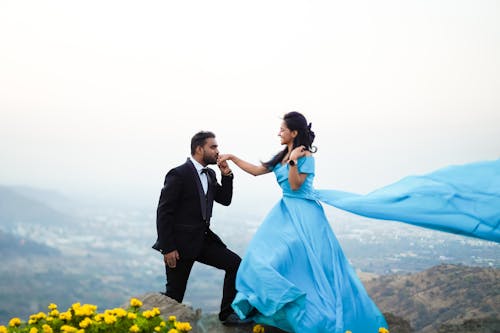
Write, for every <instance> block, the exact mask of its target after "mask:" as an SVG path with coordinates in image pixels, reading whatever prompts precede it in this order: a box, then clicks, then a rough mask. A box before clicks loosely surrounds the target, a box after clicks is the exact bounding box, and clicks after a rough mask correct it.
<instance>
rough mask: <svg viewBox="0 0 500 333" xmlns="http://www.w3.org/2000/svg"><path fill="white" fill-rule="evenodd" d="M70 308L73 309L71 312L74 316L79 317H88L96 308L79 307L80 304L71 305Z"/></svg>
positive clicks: (90, 305)
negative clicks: (73, 312)
mask: <svg viewBox="0 0 500 333" xmlns="http://www.w3.org/2000/svg"><path fill="white" fill-rule="evenodd" d="M71 308H72V309H73V311H75V316H80V317H90V316H92V315H93V314H94V313H95V311H96V310H97V306H95V305H92V304H84V305H81V304H80V303H75V304H73V306H72V307H71Z"/></svg>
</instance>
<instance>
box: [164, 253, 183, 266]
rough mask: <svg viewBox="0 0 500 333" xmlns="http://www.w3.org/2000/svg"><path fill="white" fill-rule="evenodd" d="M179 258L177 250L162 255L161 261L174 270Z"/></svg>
mask: <svg viewBox="0 0 500 333" xmlns="http://www.w3.org/2000/svg"><path fill="white" fill-rule="evenodd" d="M180 258H181V257H180V256H179V252H177V250H173V251H172V252H169V253H167V254H164V255H163V261H165V264H166V265H167V266H168V267H170V268H175V266H177V260H179V259H180Z"/></svg>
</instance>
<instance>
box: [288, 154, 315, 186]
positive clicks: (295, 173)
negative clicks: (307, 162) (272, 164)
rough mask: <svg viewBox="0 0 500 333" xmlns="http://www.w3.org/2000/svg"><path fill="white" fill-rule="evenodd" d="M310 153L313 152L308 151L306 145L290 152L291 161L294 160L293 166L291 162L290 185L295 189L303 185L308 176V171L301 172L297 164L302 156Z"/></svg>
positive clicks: (289, 171)
mask: <svg viewBox="0 0 500 333" xmlns="http://www.w3.org/2000/svg"><path fill="white" fill-rule="evenodd" d="M310 155H311V153H310V152H308V151H307V150H306V149H305V147H304V146H300V147H297V148H295V149H294V150H292V153H291V154H290V159H289V161H293V166H292V165H291V164H289V170H288V182H289V183H290V187H291V188H292V190H294V191H296V190H298V189H299V188H300V187H301V186H302V184H303V183H304V181H305V180H306V177H307V173H299V166H298V165H297V163H298V162H297V161H298V159H299V158H300V157H302V156H310Z"/></svg>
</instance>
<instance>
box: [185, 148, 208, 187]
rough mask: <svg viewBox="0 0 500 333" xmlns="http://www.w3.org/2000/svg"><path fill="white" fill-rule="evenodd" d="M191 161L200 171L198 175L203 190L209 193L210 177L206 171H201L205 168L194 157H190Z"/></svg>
mask: <svg viewBox="0 0 500 333" xmlns="http://www.w3.org/2000/svg"><path fill="white" fill-rule="evenodd" d="M189 159H190V160H191V162H193V164H194V167H195V168H196V171H197V172H198V176H199V177H200V181H201V186H203V191H204V192H205V194H207V191H208V178H207V174H206V173H201V171H202V170H203V169H204V168H205V167H204V166H203V165H201V164H200V163H198V161H197V160H195V159H194V158H193V157H190V158H189Z"/></svg>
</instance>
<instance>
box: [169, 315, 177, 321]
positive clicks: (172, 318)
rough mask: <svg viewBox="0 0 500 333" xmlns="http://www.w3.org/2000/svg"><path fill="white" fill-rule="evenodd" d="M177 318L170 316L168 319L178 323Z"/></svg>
mask: <svg viewBox="0 0 500 333" xmlns="http://www.w3.org/2000/svg"><path fill="white" fill-rule="evenodd" d="M176 320H177V317H176V316H170V317H168V321H176Z"/></svg>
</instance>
